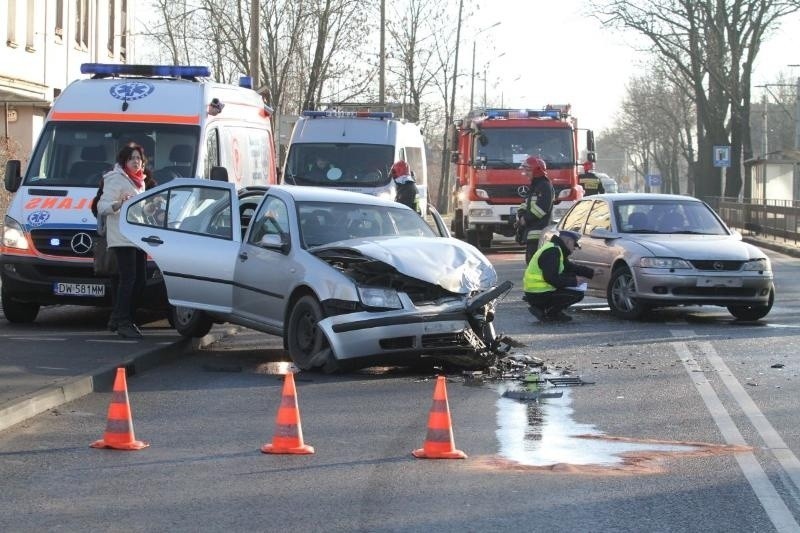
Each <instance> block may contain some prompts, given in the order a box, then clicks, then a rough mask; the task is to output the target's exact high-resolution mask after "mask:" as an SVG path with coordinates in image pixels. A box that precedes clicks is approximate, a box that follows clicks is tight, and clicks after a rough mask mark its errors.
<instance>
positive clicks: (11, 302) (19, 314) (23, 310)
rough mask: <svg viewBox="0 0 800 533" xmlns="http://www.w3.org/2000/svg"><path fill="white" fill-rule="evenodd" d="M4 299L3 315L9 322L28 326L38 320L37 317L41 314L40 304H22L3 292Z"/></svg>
mask: <svg viewBox="0 0 800 533" xmlns="http://www.w3.org/2000/svg"><path fill="white" fill-rule="evenodd" d="M2 298H3V314H4V315H5V316H6V320H8V321H9V322H13V323H15V324H26V323H28V322H33V321H34V320H36V316H37V315H38V314H39V304H37V303H30V302H20V301H19V300H15V299H13V298H12V297H11V296H9V295H8V293H7V292H6V291H3V293H2Z"/></svg>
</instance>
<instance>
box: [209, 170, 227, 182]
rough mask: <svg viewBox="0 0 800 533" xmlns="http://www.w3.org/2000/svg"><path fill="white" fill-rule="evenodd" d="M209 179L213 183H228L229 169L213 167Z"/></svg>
mask: <svg viewBox="0 0 800 533" xmlns="http://www.w3.org/2000/svg"><path fill="white" fill-rule="evenodd" d="M209 177H210V178H211V180H212V181H228V169H227V168H225V167H211V172H210V173H209Z"/></svg>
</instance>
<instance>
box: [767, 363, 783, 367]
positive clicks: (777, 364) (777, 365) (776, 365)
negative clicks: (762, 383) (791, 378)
mask: <svg viewBox="0 0 800 533" xmlns="http://www.w3.org/2000/svg"><path fill="white" fill-rule="evenodd" d="M783 366H784V365H783V363H775V364H774V365H772V366H771V367H770V368H783Z"/></svg>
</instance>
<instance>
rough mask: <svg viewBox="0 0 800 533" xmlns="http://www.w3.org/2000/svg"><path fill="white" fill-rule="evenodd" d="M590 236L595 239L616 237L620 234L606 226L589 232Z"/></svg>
mask: <svg viewBox="0 0 800 533" xmlns="http://www.w3.org/2000/svg"><path fill="white" fill-rule="evenodd" d="M589 237H591V238H593V239H616V238H617V237H619V235H618V234H616V233H615V232H613V231H610V230H607V229H605V228H595V229H593V230H592V231H591V232H590V233H589Z"/></svg>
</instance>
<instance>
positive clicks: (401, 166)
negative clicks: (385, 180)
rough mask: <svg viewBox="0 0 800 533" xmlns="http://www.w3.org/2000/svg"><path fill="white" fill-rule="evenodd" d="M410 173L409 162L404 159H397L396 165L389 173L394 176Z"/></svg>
mask: <svg viewBox="0 0 800 533" xmlns="http://www.w3.org/2000/svg"><path fill="white" fill-rule="evenodd" d="M408 174H409V172H408V163H406V162H405V161H402V160H400V161H397V162H396V163H395V164H394V165H392V170H391V171H389V175H390V176H391V177H393V178H397V177H400V176H408Z"/></svg>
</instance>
